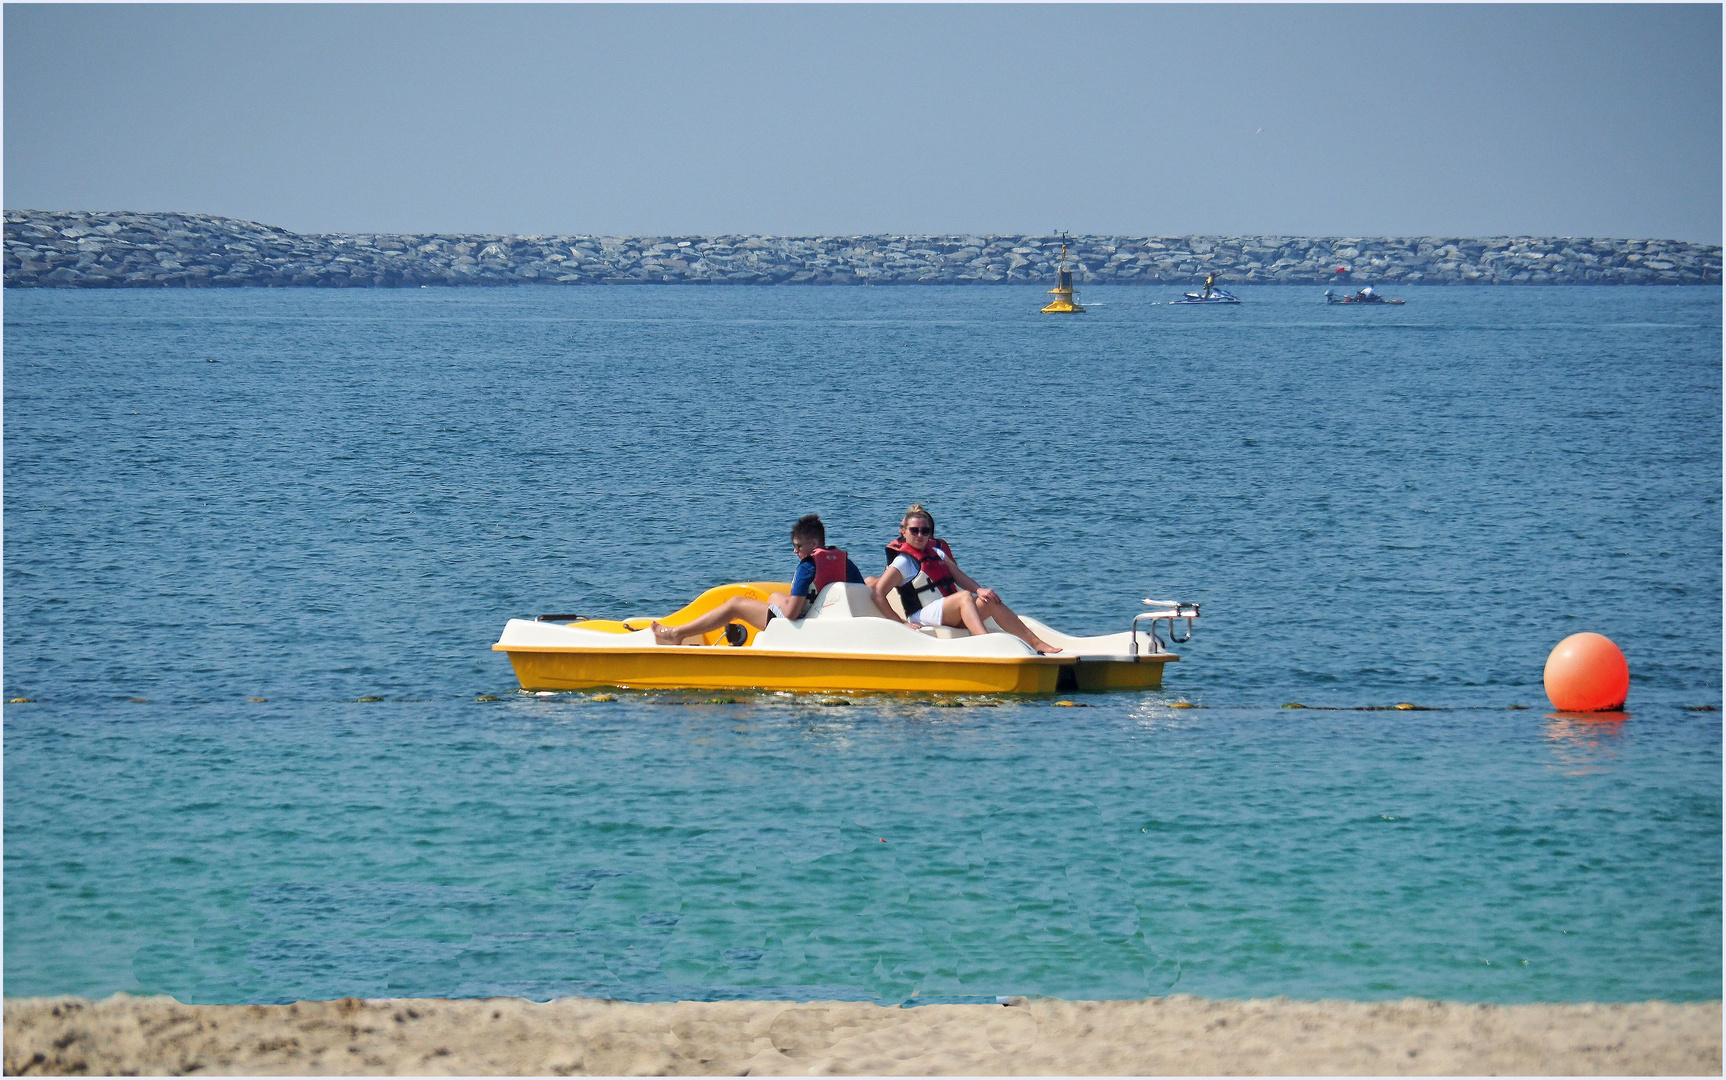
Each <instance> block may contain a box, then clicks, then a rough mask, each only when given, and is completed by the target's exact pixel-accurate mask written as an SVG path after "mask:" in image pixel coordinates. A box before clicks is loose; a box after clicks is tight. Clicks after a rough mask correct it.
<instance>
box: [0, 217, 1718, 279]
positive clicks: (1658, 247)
mask: <svg viewBox="0 0 1726 1080" xmlns="http://www.w3.org/2000/svg"><path fill="white" fill-rule="evenodd" d="M5 221H6V225H5V236H6V271H5V273H6V287H7V288H12V287H27V286H37V287H50V288H137V287H162V286H182V287H219V286H244V285H268V286H283V285H307V286H320V287H334V288H342V287H355V286H359V287H371V286H385V287H389V286H398V287H399V286H414V285H517V284H530V283H531V284H558V285H605V284H636V283H648V282H655V283H667V284H748V285H767V284H812V285H917V284H988V283H995V282H1021V283H1037V282H1046V281H1050V280H1052V279H1053V278H1054V276H1055V269H1056V260H1057V259H1058V257H1059V255H1060V251H1061V240H1060V238H1059V237H1049V236H979V235H963V236H960V235H955V236H585V235H582V236H499V235H459V236H458V235H422V234H415V235H404V234H382V233H355V234H326V235H315V234H301V233H292V232H288V231H287V230H286V229H280V228H276V227H274V226H269V225H259V224H257V223H255V222H251V221H238V220H235V219H233V218H223V217H212V216H210V215H207V214H133V213H118V212H114V213H51V212H45V211H37V210H10V211H7V212H6V214H5ZM1068 258H1069V262H1070V266H1071V268H1072V270H1073V271H1074V278H1075V279H1076V280H1077V281H1079V282H1083V283H1108V284H1135V283H1141V282H1144V283H1164V284H1182V285H1185V284H1189V283H1191V282H1193V281H1195V280H1197V279H1199V278H1202V277H1203V276H1204V275H1205V274H1206V273H1207V272H1209V271H1213V270H1214V271H1216V272H1217V274H1218V276H1219V277H1220V278H1221V279H1222V280H1223V281H1225V282H1227V283H1230V284H1291V285H1292V284H1307V285H1311V284H1323V283H1329V282H1333V281H1337V280H1343V281H1350V282H1373V283H1384V284H1416V283H1427V284H1479V285H1506V284H1518V285H1520V284H1529V285H1548V284H1551V285H1566V284H1590V285H1594V284H1600V285H1657V284H1671V285H1701V284H1709V285H1718V284H1719V283H1720V247H1719V246H1718V245H1713V246H1704V245H1700V244H1691V243H1685V242H1681V241H1675V240H1598V239H1578V238H1571V237H1563V238H1540V237H1527V236H1518V237H1490V238H1468V237H1449V236H1423V237H1401V238H1398V237H1350V238H1338V237H1325V238H1315V237H1292V236H1149V237H1146V236H1139V237H1128V236H1080V237H1074V238H1072V239H1070V240H1069V241H1068ZM1339 267H1344V268H1347V269H1348V270H1349V271H1350V273H1349V274H1348V275H1347V276H1346V277H1344V276H1342V275H1338V274H1337V273H1336V270H1337V268H1339Z"/></svg>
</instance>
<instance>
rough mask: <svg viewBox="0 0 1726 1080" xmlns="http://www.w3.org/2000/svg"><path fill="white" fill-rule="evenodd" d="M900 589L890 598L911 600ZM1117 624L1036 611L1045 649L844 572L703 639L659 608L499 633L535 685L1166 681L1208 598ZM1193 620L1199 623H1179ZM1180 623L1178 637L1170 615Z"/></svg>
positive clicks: (893, 687)
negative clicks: (1053, 620) (661, 638)
mask: <svg viewBox="0 0 1726 1080" xmlns="http://www.w3.org/2000/svg"><path fill="white" fill-rule="evenodd" d="M789 590H790V585H789V584H788V583H785V582H773V581H754V582H738V583H734V584H730V585H720V586H718V587H716V588H712V589H709V590H707V591H706V592H704V593H702V594H701V595H700V596H699V597H697V598H696V599H695V600H694V601H693V602H691V603H690V604H689V605H688V606H686V607H684V608H683V609H682V610H681V611H678V612H676V613H674V614H672V615H668V616H666V617H664V618H663V619H661V620H659V621H660V622H662V623H667V624H670V625H677V626H680V625H682V624H684V623H686V622H688V621H690V620H691V619H694V618H696V617H697V616H699V615H701V614H703V613H705V612H708V611H711V610H713V609H714V608H715V607H718V606H719V605H720V604H722V603H724V602H725V601H726V600H728V599H730V598H731V597H733V596H748V597H752V598H754V599H757V600H766V599H767V597H768V596H769V594H771V593H774V592H780V593H784V592H788V591H789ZM897 600H898V596H897V594H894V593H890V594H889V602H890V603H893V605H894V608H895V610H897V609H898V605H897V603H896V601H897ZM1144 603H1145V606H1146V607H1147V608H1148V610H1145V611H1141V612H1139V613H1137V614H1135V615H1134V616H1133V618H1132V620H1131V622H1130V624H1129V626H1128V629H1127V630H1126V631H1124V632H1122V633H1117V634H1102V635H1099V636H1096V637H1075V636H1073V635H1070V634H1063V633H1061V632H1060V631H1058V630H1055V629H1053V628H1051V627H1049V626H1047V625H1046V624H1044V623H1042V622H1039V621H1037V620H1036V619H1032V618H1029V617H1026V616H1021V617H1022V618H1024V619H1025V622H1026V624H1027V625H1029V626H1030V627H1031V629H1032V630H1034V631H1036V633H1037V635H1038V636H1039V637H1041V638H1042V639H1043V640H1044V641H1047V642H1048V643H1049V644H1051V645H1054V646H1055V647H1057V648H1059V649H1060V650H1061V652H1060V653H1058V654H1056V655H1053V656H1039V655H1038V654H1037V653H1036V652H1035V651H1034V650H1033V649H1032V648H1031V647H1030V646H1029V645H1026V644H1025V643H1024V642H1023V641H1020V640H1019V639H1018V638H1016V637H1014V636H1013V635H1011V634H1008V633H1004V632H997V631H999V628H998V627H997V626H995V624H994V622H993V621H990V622H988V623H986V624H985V626H986V627H987V628H989V629H990V630H991V631H992V632H990V633H987V634H983V635H980V636H977V635H973V634H971V633H970V632H969V631H967V630H965V629H964V628H962V627H951V626H943V627H939V628H923V629H918V628H915V627H911V626H908V625H906V624H904V623H900V622H895V621H893V620H891V619H886V618H882V616H881V614H880V612H879V611H878V610H877V609H876V607H875V603H874V599H873V597H872V596H871V594H870V590H869V587H868V586H866V585H858V584H854V583H846V582H835V583H833V584H831V585H828V586H826V587H825V588H823V589H822V590H821V592H820V594H819V595H817V596H816V598H815V602H814V603H813V604H811V605H810V608H809V613H808V614H807V615H805V616H804V617H803V618H801V619H774V620H772V621H771V622H769V623H768V625H767V629H765V630H756V629H755V628H754V627H751V626H749V625H747V624H745V623H741V622H733V623H730V624H728V625H727V626H724V627H722V628H720V629H718V630H715V631H713V632H712V633H710V634H708V635H706V636H705V637H704V638H703V644H701V645H661V644H660V643H659V642H658V641H657V640H655V638H654V635H653V629H652V624H653V622H654V620H653V619H651V618H640V617H638V618H629V619H620V620H605V619H588V618H584V617H582V616H580V615H541V616H539V617H538V618H537V619H511V620H509V622H508V623H506V624H505V625H504V628H503V634H502V635H501V636H500V637H499V638H498V641H497V644H495V645H493V646H492V649H493V650H494V651H496V652H501V653H505V654H507V655H508V656H509V661H510V664H511V666H513V667H514V668H515V674H516V678H517V680H519V681H520V683H521V686H522V689H524V690H586V689H591V688H593V687H600V686H617V687H628V688H634V689H673V688H688V689H703V690H813V691H821V690H828V691H831V690H865V691H867V690H876V691H900V692H924V693H942V692H945V693H980V694H989V693H995V694H1052V693H1056V692H1057V691H1062V690H1081V691H1083V690H1155V689H1158V688H1160V687H1161V686H1162V684H1163V665H1165V664H1170V663H1174V662H1175V661H1177V660H1179V659H1180V656H1179V655H1178V654H1176V653H1173V652H1170V651H1169V644H1170V643H1171V642H1174V643H1181V642H1185V641H1188V640H1190V639H1191V637H1192V629H1193V620H1195V619H1196V618H1198V615H1199V606H1198V605H1197V604H1191V603H1175V602H1173V601H1161V600H1146V601H1145V602H1144ZM1182 620H1184V621H1185V631H1186V636H1185V637H1180V636H1177V633H1176V631H1177V624H1178V623H1180V622H1181V621H1182ZM1159 623H1166V627H1164V628H1163V629H1164V632H1165V633H1166V634H1167V636H1168V640H1167V641H1165V640H1164V638H1163V635H1162V634H1160V633H1159V632H1158V624H1159Z"/></svg>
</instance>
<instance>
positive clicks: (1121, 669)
mask: <svg viewBox="0 0 1726 1080" xmlns="http://www.w3.org/2000/svg"><path fill="white" fill-rule="evenodd" d="M1174 659H1175V657H1173V656H1168V655H1163V656H1145V657H1140V658H1139V659H1137V660H1086V659H1084V658H1083V657H1081V658H1080V659H1079V660H1078V662H1077V663H1075V664H1074V665H1073V689H1075V690H1081V691H1085V692H1087V693H1102V692H1104V691H1108V690H1161V689H1162V688H1163V665H1164V664H1167V663H1169V662H1170V661H1171V660H1174Z"/></svg>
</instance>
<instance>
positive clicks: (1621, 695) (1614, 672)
mask: <svg viewBox="0 0 1726 1080" xmlns="http://www.w3.org/2000/svg"><path fill="white" fill-rule="evenodd" d="M1629 693H1630V665H1629V664H1628V663H1626V662H1625V660H1624V654H1623V653H1622V652H1620V651H1619V649H1618V646H1616V645H1614V644H1613V643H1612V639H1611V638H1608V637H1603V636H1601V635H1600V634H1571V635H1570V636H1569V637H1567V638H1565V639H1564V640H1563V641H1560V642H1559V643H1558V646H1557V647H1556V648H1554V649H1553V650H1552V655H1551V656H1548V657H1547V658H1546V696H1547V697H1548V698H1550V699H1551V700H1552V705H1553V707H1554V708H1556V709H1559V710H1561V711H1563V712H1601V711H1603V710H1606V709H1616V708H1619V707H1620V706H1622V705H1623V704H1624V699H1625V698H1626V697H1627V696H1629Z"/></svg>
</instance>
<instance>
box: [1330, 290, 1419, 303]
mask: <svg viewBox="0 0 1726 1080" xmlns="http://www.w3.org/2000/svg"><path fill="white" fill-rule="evenodd" d="M1324 302H1325V303H1327V304H1400V303H1403V301H1401V300H1386V299H1385V298H1384V297H1382V296H1380V295H1379V294H1377V293H1375V292H1373V291H1372V286H1371V285H1368V286H1367V287H1366V288H1364V289H1362V290H1361V291H1360V292H1357V293H1355V294H1354V295H1353V296H1338V295H1336V294H1335V293H1333V292H1331V291H1330V290H1329V289H1326V290H1325V291H1324Z"/></svg>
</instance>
